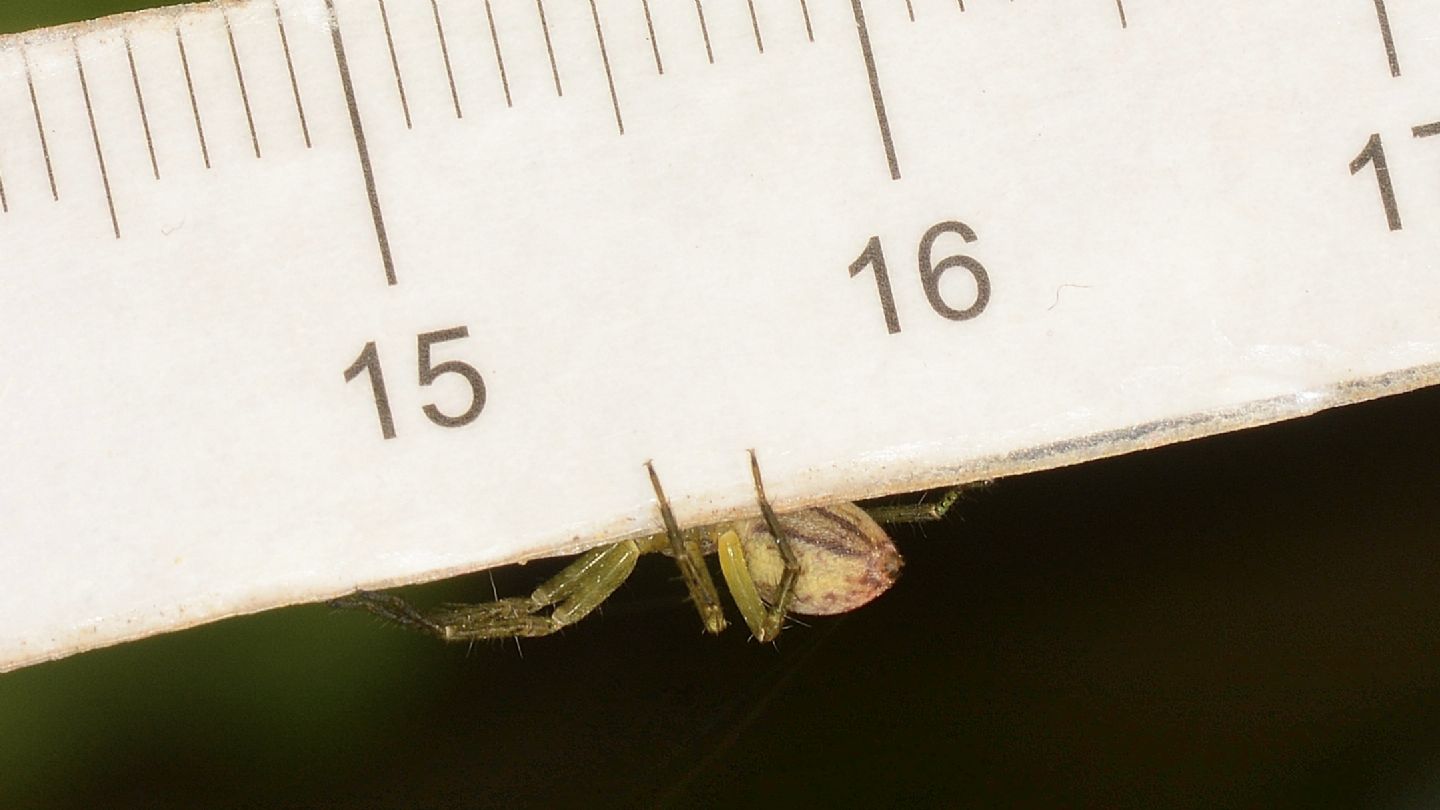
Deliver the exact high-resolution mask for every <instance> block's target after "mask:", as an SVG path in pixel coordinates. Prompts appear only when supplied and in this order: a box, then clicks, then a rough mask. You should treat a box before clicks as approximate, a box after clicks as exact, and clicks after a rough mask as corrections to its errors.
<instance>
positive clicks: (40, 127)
mask: <svg viewBox="0 0 1440 810" xmlns="http://www.w3.org/2000/svg"><path fill="white" fill-rule="evenodd" d="M20 58H21V59H22V60H24V62H25V86H26V87H28V88H29V89H30V110H31V112H33V113H34V114H35V132H36V133H37V134H38V135H39V136H40V155H41V156H42V157H44V158H45V176H46V177H47V178H49V180H50V196H51V197H52V198H54V199H55V201H56V202H59V201H60V189H59V188H58V187H57V186H56V185H55V164H54V163H52V162H51V161H50V142H49V141H48V140H46V138H45V121H44V119H43V118H41V116H40V97H39V96H37V95H36V94H35V77H34V76H33V75H32V74H31V73H30V57H29V55H28V54H26V53H25V51H24V50H23V49H22V50H21V51H20Z"/></svg>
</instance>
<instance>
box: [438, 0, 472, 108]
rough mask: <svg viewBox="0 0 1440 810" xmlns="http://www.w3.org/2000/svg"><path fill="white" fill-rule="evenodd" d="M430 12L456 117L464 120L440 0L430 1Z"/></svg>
mask: <svg viewBox="0 0 1440 810" xmlns="http://www.w3.org/2000/svg"><path fill="white" fill-rule="evenodd" d="M430 11H431V13H433V14H434V15H435V35H436V36H437V37H439V39H440V58H441V59H442V60H443V61H444V62H445V79H446V81H448V82H450V100H451V101H452V102H454V104H455V117H456V118H464V117H465V114H464V113H462V112H461V111H460V92H459V91H458V90H456V89H455V71H454V70H452V69H451V68H450V46H449V45H448V44H446V42H445V24H444V23H443V22H441V21H440V3H439V0H430Z"/></svg>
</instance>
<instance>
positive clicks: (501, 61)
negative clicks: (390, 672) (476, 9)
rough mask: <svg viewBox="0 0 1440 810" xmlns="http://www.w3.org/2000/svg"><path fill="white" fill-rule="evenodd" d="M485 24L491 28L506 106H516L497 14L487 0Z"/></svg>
mask: <svg viewBox="0 0 1440 810" xmlns="http://www.w3.org/2000/svg"><path fill="white" fill-rule="evenodd" d="M485 23H486V24H487V25H489V26H490V45H491V47H493V48H494V49H495V66H496V67H497V68H499V69H500V87H501V88H502V89H504V91H505V106H506V107H513V106H515V105H514V104H513V103H512V102H511V100H510V75H509V74H508V73H506V72H505V56H504V54H502V53H501V52H500V32H499V31H498V30H497V29H496V28H495V14H494V12H492V11H491V10H490V0H485Z"/></svg>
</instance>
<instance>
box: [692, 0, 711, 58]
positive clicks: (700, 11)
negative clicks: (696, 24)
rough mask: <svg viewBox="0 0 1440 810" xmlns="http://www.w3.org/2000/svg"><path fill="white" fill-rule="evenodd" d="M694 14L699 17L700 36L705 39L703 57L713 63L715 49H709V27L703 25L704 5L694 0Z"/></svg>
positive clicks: (698, 0)
mask: <svg viewBox="0 0 1440 810" xmlns="http://www.w3.org/2000/svg"><path fill="white" fill-rule="evenodd" d="M695 16H696V17H698V18H699V19H700V36H701V37H703V38H704V40H705V58H706V59H708V60H710V64H712V65H713V64H715V51H713V50H711V49H710V29H709V27H707V26H706V25H705V7H704V6H703V5H701V4H700V0H695Z"/></svg>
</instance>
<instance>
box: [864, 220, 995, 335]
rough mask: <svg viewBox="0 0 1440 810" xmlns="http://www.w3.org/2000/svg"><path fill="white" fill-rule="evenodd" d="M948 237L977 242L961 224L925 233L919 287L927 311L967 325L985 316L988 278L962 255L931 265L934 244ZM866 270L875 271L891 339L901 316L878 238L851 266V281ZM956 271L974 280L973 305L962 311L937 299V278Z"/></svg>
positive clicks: (936, 227) (980, 267) (943, 224)
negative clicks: (949, 234)
mask: <svg viewBox="0 0 1440 810" xmlns="http://www.w3.org/2000/svg"><path fill="white" fill-rule="evenodd" d="M947 233H953V234H958V235H959V236H960V238H961V239H964V240H965V241H966V242H967V243H969V242H974V241H975V239H976V237H975V231H974V230H972V229H971V227H970V226H969V225H966V224H965V223H963V222H954V221H950V222H941V223H938V224H936V225H934V226H932V227H931V228H930V230H928V231H926V232H925V235H924V236H923V237H921V239H920V259H919V263H920V286H922V287H924V289H925V297H926V298H927V299H929V301H930V308H931V309H933V310H935V312H936V313H937V314H938V315H940V316H941V317H942V318H947V319H949V320H952V321H968V320H970V319H971V318H974V317H975V316H977V315H979V314H980V313H981V312H984V311H985V306H986V305H987V304H989V303H990V274H989V273H987V272H986V271H985V266H984V265H982V264H980V262H978V261H976V260H975V259H973V258H971V257H969V256H965V255H963V254H962V255H955V256H946V257H945V258H943V259H941V260H940V261H939V262H936V261H934V259H933V253H934V251H935V240H937V239H939V238H940V236H941V235H943V234H947ZM866 267H874V268H875V286H876V288H878V290H879V292H880V309H881V310H882V311H883V312H884V313H885V328H886V329H888V330H889V331H890V334H892V335H893V334H895V333H896V332H899V331H900V313H898V312H896V310H895V296H894V294H893V293H891V291H890V273H889V271H887V270H886V269H885V252H884V250H883V249H881V247H880V237H878V236H872V237H870V241H869V242H868V243H867V244H866V245H865V250H864V251H863V252H861V254H860V258H858V259H856V260H855V261H854V263H852V264H851V265H850V277H851V278H854V277H856V276H858V275H860V273H861V272H862V271H863V270H864V269H865V268H866ZM955 267H963V268H965V269H966V270H968V271H969V272H970V275H971V276H972V277H973V278H974V279H975V302H974V303H972V304H971V305H970V306H968V307H966V308H965V309H956V308H954V307H952V306H950V305H949V304H947V303H946V302H945V299H944V298H942V297H941V295H940V277H941V276H942V275H944V274H945V271H946V270H950V269H952V268H955Z"/></svg>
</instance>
